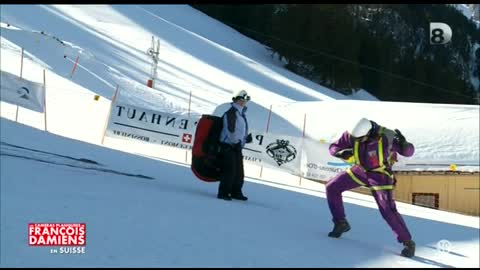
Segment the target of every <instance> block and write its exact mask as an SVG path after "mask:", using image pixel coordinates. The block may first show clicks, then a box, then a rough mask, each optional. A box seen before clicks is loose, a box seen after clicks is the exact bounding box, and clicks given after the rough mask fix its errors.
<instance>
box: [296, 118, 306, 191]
mask: <svg viewBox="0 0 480 270" xmlns="http://www.w3.org/2000/svg"><path fill="white" fill-rule="evenodd" d="M306 125H307V113H305V114H304V116H303V133H302V140H304V139H305V126H306ZM302 144H303V142H302ZM302 148H303V147H302ZM302 152H303V150H302ZM298 185H299V186H301V185H302V153H300V179H299V181H298Z"/></svg>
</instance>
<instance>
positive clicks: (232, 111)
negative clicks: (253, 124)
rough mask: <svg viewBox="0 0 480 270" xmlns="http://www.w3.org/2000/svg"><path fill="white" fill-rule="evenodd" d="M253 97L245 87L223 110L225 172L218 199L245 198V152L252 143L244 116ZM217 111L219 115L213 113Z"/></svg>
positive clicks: (223, 170)
mask: <svg viewBox="0 0 480 270" xmlns="http://www.w3.org/2000/svg"><path fill="white" fill-rule="evenodd" d="M249 100H250V96H249V95H248V94H247V92H246V91H245V90H241V91H239V92H238V93H237V94H236V95H235V96H234V97H233V98H232V101H233V102H232V103H230V107H229V108H228V110H227V111H225V112H224V113H223V116H222V118H223V119H222V120H223V128H222V131H221V133H220V138H219V140H220V157H219V159H220V160H221V161H222V162H221V163H222V170H221V171H222V173H221V176H220V185H219V186H218V194H217V198H219V199H224V200H227V201H230V200H232V199H237V200H242V201H246V200H247V199H248V198H247V197H246V196H244V195H243V193H242V187H243V182H244V181H243V178H244V170H243V155H242V149H243V147H244V146H245V144H246V143H251V142H252V135H251V134H249V133H248V121H247V117H246V115H245V113H246V111H247V107H246V104H247V102H248V101H249ZM214 114H218V112H217V113H214Z"/></svg>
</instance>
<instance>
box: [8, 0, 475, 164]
mask: <svg viewBox="0 0 480 270" xmlns="http://www.w3.org/2000/svg"><path fill="white" fill-rule="evenodd" d="M29 14H35V16H29ZM1 16H2V17H1V21H2V23H3V24H2V28H1V30H2V35H1V42H2V59H3V61H2V62H1V68H2V70H4V71H8V72H10V73H14V74H19V70H20V61H19V58H20V51H21V47H23V48H25V51H26V54H27V56H28V57H29V58H30V59H32V60H34V61H33V62H26V63H25V64H24V66H25V70H24V77H26V78H28V79H31V80H34V81H39V82H41V81H42V78H41V68H40V67H39V64H40V65H43V66H45V67H46V68H47V71H48V72H47V74H49V75H48V77H49V78H48V81H49V83H47V84H48V85H49V87H48V91H49V94H48V95H50V96H48V97H47V103H48V104H50V105H49V108H58V107H59V106H61V107H65V106H68V105H65V104H60V100H61V98H56V100H58V101H59V103H58V104H56V103H54V102H55V101H50V102H49V99H50V98H51V96H52V95H55V96H57V95H60V94H59V93H60V92H62V93H63V94H64V95H65V94H68V93H71V94H72V95H77V93H79V94H78V95H79V96H81V97H82V98H85V100H86V101H87V95H88V93H92V94H93V93H96V94H100V95H101V96H103V97H104V98H105V99H106V100H108V99H111V97H112V94H113V92H114V90H115V88H116V85H119V87H120V89H121V90H122V95H121V99H125V100H124V101H125V102H127V103H129V104H132V105H137V106H139V107H144V108H151V109H154V110H159V111H167V112H173V113H179V114H187V113H188V109H189V108H190V113H191V114H193V115H201V114H204V113H211V112H213V111H214V109H215V107H216V106H217V105H219V104H222V103H224V102H226V101H229V100H230V97H231V95H232V93H233V92H236V91H237V90H238V89H241V88H246V89H247V90H248V91H249V93H250V95H251V96H252V97H253V99H252V101H251V102H250V103H249V115H250V119H252V121H251V123H250V126H251V127H252V128H254V129H257V130H266V123H267V118H268V115H269V108H270V106H272V118H271V121H270V127H269V131H270V132H272V133H283V134H288V135H293V136H300V135H301V134H302V133H303V123H304V118H305V115H306V119H307V120H306V132H305V133H306V134H307V135H308V136H309V137H312V138H314V139H326V140H327V141H332V140H333V139H335V138H336V137H338V134H339V130H341V131H343V130H345V129H347V128H348V126H349V125H351V124H352V123H353V122H354V121H355V120H356V119H357V118H358V117H362V116H364V117H371V118H372V119H373V120H376V121H377V122H380V123H382V124H385V125H386V126H387V127H390V128H400V129H402V130H404V131H405V132H406V135H408V136H407V138H408V139H409V140H411V141H412V142H414V143H415V144H416V146H417V152H416V154H415V156H414V157H413V159H410V161H411V162H410V164H434V166H433V167H431V166H430V167H427V168H426V167H425V166H414V165H411V166H410V167H408V168H406V169H414V170H415V169H418V170H423V169H431V168H433V169H441V170H444V169H445V166H443V167H439V165H438V164H444V165H446V168H448V166H449V165H450V164H452V163H455V164H468V165H471V166H459V167H458V168H459V169H461V170H463V169H465V170H468V171H471V170H473V171H478V166H476V165H478V164H479V163H480V160H479V156H480V153H479V148H480V147H479V145H478V141H479V136H478V134H479V124H478V123H479V120H478V119H479V107H478V106H462V105H445V106H443V105H438V104H436V105H430V104H416V103H398V102H379V103H368V102H353V103H351V102H350V101H345V102H347V103H342V102H343V100H347V99H352V96H350V97H347V96H344V95H342V94H339V93H337V92H334V91H331V90H329V89H326V88H324V87H321V86H319V85H316V84H314V83H312V82H310V81H308V80H305V79H303V78H301V77H298V76H296V75H293V74H292V73H290V72H288V71H286V70H285V69H283V68H281V67H279V65H278V63H277V62H275V60H274V59H271V58H270V56H269V53H268V52H267V50H265V48H264V46H262V45H261V44H259V43H257V42H255V41H253V40H251V39H248V38H245V37H243V36H241V35H240V34H239V33H238V32H236V31H234V30H233V29H231V28H230V27H226V26H224V25H222V24H221V23H219V22H218V21H216V20H213V19H211V18H209V17H207V16H205V15H204V14H203V13H201V12H198V11H197V10H195V9H193V8H191V7H189V6H184V5H161V6H155V5H145V6H137V5H127V6H124V5H114V6H90V5H79V6H69V5H58V6H43V5H39V6H37V5H35V6H33V5H32V6H29V5H23V6H15V5H8V6H2V13H1ZM6 23H9V24H10V25H7V24H6ZM32 31H33V32H32ZM35 31H37V32H35ZM41 31H44V34H41V33H38V32H41ZM152 35H153V36H156V37H158V38H160V44H161V46H160V47H161V48H160V60H159V64H158V80H157V82H156V89H155V90H151V89H150V88H147V87H146V86H145V84H146V80H147V79H148V76H149V72H150V64H151V60H150V59H149V56H148V55H147V54H146V53H145V52H146V50H147V48H148V47H149V46H150V42H151V36H152ZM59 40H60V41H62V43H63V44H62V43H61V42H60V41H59ZM64 56H66V57H64ZM77 56H79V67H78V68H77V69H76V70H75V73H74V75H73V78H70V77H71V73H72V67H73V62H74V60H75V59H76V57H77ZM26 61H27V60H26ZM32 69H37V71H35V72H34V73H31V72H30V70H32ZM32 72H33V71H32ZM50 74H51V75H50ZM52 77H53V80H54V82H51V80H52ZM57 77H58V78H59V83H58V84H57V82H56V81H55V80H56V78H57ZM62 77H63V78H64V79H63V80H62ZM60 81H63V82H61V83H60ZM67 85H68V86H67ZM53 87H56V89H53ZM76 89H79V90H76ZM190 93H192V98H191V100H192V104H191V106H189V104H188V102H189V99H190ZM82 98H78V99H79V100H83V99H82ZM353 98H354V97H353ZM358 98H359V99H363V97H358ZM339 99H340V101H338V100H339ZM104 101H105V100H102V102H103V103H101V102H99V103H101V104H97V105H95V106H94V107H95V109H96V110H99V111H101V112H104V111H108V108H107V107H106V106H107V103H106V102H104ZM337 102H338V103H337ZM99 105H101V106H99ZM92 106H93V105H92ZM4 107H6V108H5V109H2V116H4V117H8V118H10V119H14V117H15V113H16V112H15V108H14V107H12V106H9V105H4ZM80 108H81V107H80ZM442 108H446V109H445V110H443V109H442ZM442 110H443V111H442ZM57 111H60V110H57ZM387 112H388V113H387ZM85 114H87V112H85ZM20 115H21V117H25V113H23V112H22V113H20ZM50 115H57V114H50ZM100 115H105V114H100ZM392 115H393V119H388V118H389V117H390V116H392ZM440 115H441V117H438V116H440ZM326 116H327V117H326ZM19 117H20V116H19ZM85 117H87V115H85ZM97 118H98V117H97ZM84 119H86V118H84ZM88 119H89V120H88V121H92V120H91V117H89V118H88ZM457 119H459V120H458V121H457ZM98 120H99V121H98V122H96V124H95V125H96V126H95V127H94V129H95V130H98V129H101V128H102V127H103V124H104V119H103V118H102V119H98ZM413 120H415V121H413ZM58 121H61V119H58ZM78 121H81V120H78ZM49 122H51V125H52V129H51V131H52V132H58V133H59V134H63V133H61V132H64V131H61V130H58V131H57V129H56V128H55V125H58V126H60V125H64V123H61V122H57V121H53V120H52V121H49ZM82 122H84V121H82ZM23 123H26V124H29V125H33V124H32V121H30V120H29V121H23ZM69 123H71V121H69ZM89 124H91V125H94V123H89ZM37 126H40V124H38V125H37ZM84 128H88V126H85V127H83V126H82V128H81V129H82V130H83V129H84ZM341 131H340V132H341ZM72 133H77V134H75V135H73V134H72ZM97 134H98V135H96V136H97V137H101V131H98V132H97ZM69 136H74V137H73V138H77V139H82V140H83V137H84V135H83V134H78V132H76V131H74V129H70V130H69ZM87 141H89V142H92V141H93V142H98V139H96V138H95V139H89V140H87ZM432 151H433V152H434V153H432ZM472 166H473V168H472Z"/></svg>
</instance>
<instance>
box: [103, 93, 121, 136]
mask: <svg viewBox="0 0 480 270" xmlns="http://www.w3.org/2000/svg"><path fill="white" fill-rule="evenodd" d="M117 95H118V84H117V89H116V90H115V93H114V94H113V97H112V101H111V102H110V109H109V110H108V113H107V119H106V121H105V128H104V129H103V136H102V145H103V142H104V141H105V134H106V133H107V126H108V121H109V120H110V113H111V112H112V107H113V104H114V103H115V100H116V99H117Z"/></svg>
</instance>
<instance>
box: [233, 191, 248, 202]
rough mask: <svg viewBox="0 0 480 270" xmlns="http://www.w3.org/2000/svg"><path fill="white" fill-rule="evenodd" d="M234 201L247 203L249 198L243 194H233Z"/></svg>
mask: <svg viewBox="0 0 480 270" xmlns="http://www.w3.org/2000/svg"><path fill="white" fill-rule="evenodd" d="M232 199H235V200H240V201H246V200H248V197H246V196H244V195H243V194H242V193H234V194H232Z"/></svg>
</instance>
